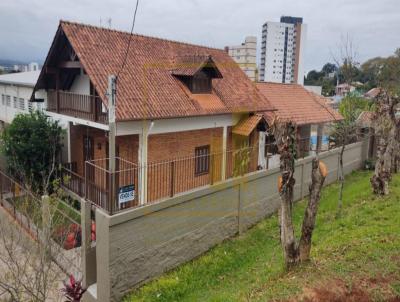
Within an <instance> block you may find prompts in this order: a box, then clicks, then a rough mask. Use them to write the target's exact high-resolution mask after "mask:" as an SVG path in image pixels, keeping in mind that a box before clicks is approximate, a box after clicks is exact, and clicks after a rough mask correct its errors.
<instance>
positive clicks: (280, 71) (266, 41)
mask: <svg viewBox="0 0 400 302" xmlns="http://www.w3.org/2000/svg"><path fill="white" fill-rule="evenodd" d="M306 35H307V25H306V24H303V18H296V17H289V16H283V17H281V21H280V22H266V23H265V24H264V25H263V27H262V42H261V61H260V81H264V82H275V83H297V84H301V85H303V83H304V67H303V55H304V47H305V41H306Z"/></svg>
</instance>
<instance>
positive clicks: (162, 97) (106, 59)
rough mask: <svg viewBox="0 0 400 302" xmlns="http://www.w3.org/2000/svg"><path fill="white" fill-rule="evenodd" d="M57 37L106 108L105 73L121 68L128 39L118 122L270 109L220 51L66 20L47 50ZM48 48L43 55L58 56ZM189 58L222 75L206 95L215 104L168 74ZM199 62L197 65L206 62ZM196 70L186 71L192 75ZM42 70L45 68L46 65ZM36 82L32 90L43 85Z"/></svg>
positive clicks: (120, 83)
mask: <svg viewBox="0 0 400 302" xmlns="http://www.w3.org/2000/svg"><path fill="white" fill-rule="evenodd" d="M58 36H65V37H66V39H67V40H68V42H69V43H70V44H71V46H72V48H73V50H74V52H75V53H76V55H77V58H78V59H79V61H80V63H81V65H82V66H83V69H84V70H85V72H86V73H87V74H88V76H89V78H90V80H91V82H92V84H93V86H94V88H95V89H96V91H97V93H98V94H99V95H100V97H101V98H102V101H103V103H104V104H105V105H106V106H107V99H106V96H105V94H106V91H107V83H108V76H109V75H111V74H114V75H116V74H117V73H118V71H119V70H120V68H121V65H122V62H123V59H124V56H125V53H126V50H127V45H128V43H129V39H131V45H130V49H129V52H128V54H127V60H126V65H125V67H124V68H123V70H122V71H121V73H120V75H119V78H118V81H117V99H116V104H117V105H116V118H117V120H119V121H122V120H138V119H153V118H172V117H185V116H198V115H211V114H225V113H231V112H257V111H269V110H273V107H272V106H271V105H270V103H269V102H268V100H267V99H266V98H265V97H264V96H262V95H261V94H260V93H259V91H258V90H257V89H256V87H255V86H254V85H253V83H252V82H251V81H250V80H249V79H248V78H247V76H246V75H245V73H244V72H243V71H242V70H241V69H240V68H239V66H238V65H237V64H236V63H235V62H234V61H233V60H232V59H231V58H230V56H229V55H228V54H227V53H225V52H224V51H223V50H222V49H214V48H209V47H203V46H196V45H191V44H186V43H179V42H174V41H169V40H164V39H159V38H152V37H146V36H141V35H130V34H129V33H126V32H121V31H116V30H110V29H105V28H99V27H94V26H89V25H83V24H78V23H71V22H65V21H61V22H60V25H59V28H58V32H57V34H56V38H55V41H54V42H53V45H52V49H53V46H54V44H55V43H57V42H56V39H57V37H58ZM51 52H52V51H51V50H50V52H49V55H48V58H49V57H50V56H54V55H57V54H51ZM188 56H192V57H197V58H211V59H212V62H213V64H214V65H215V68H216V70H217V71H218V72H219V73H220V75H221V77H222V78H214V79H213V91H212V96H210V97H209V100H212V98H218V99H219V103H218V105H217V106H212V105H210V104H206V105H205V106H204V104H203V105H202V104H199V102H198V100H196V98H195V97H191V94H190V93H187V92H185V91H184V89H182V82H181V81H180V80H179V79H178V77H177V76H175V75H174V74H173V73H174V72H173V71H174V70H175V69H176V68H177V64H178V63H179V62H182V58H183V57H188ZM47 61H48V60H47V59H46V62H47ZM202 62H203V63H199V64H198V65H197V67H198V68H200V67H202V66H203V65H202V64H204V62H205V61H204V60H203V61H202ZM178 65H179V64H178ZM195 69H196V68H193V69H191V70H187V71H186V72H187V73H188V74H193V72H195ZM43 70H44V71H45V70H46V63H45V66H44V68H43ZM181 72H182V71H181ZM42 76H43V72H42V74H41V77H42ZM39 82H40V79H39V81H38V83H39ZM40 83H41V82H40ZM40 85H42V84H40ZM40 85H39V86H38V87H37V88H42V87H40ZM200 103H201V102H200ZM203 103H204V102H203Z"/></svg>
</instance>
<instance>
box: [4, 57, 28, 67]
mask: <svg viewBox="0 0 400 302" xmlns="http://www.w3.org/2000/svg"><path fill="white" fill-rule="evenodd" d="M24 64H28V62H23V61H18V60H10V59H1V58H0V66H4V67H9V66H10V67H12V66H14V65H24Z"/></svg>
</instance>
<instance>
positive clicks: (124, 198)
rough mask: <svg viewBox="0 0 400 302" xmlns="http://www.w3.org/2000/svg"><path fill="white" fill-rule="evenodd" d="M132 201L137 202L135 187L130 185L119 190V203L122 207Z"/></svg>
mask: <svg viewBox="0 0 400 302" xmlns="http://www.w3.org/2000/svg"><path fill="white" fill-rule="evenodd" d="M132 200H135V185H129V186H124V187H121V188H119V192H118V203H119V204H120V205H121V204H124V203H127V202H129V201H132Z"/></svg>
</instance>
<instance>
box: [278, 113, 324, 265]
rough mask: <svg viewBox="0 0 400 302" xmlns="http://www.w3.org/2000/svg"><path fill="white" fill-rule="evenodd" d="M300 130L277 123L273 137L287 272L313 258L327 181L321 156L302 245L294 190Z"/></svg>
mask: <svg viewBox="0 0 400 302" xmlns="http://www.w3.org/2000/svg"><path fill="white" fill-rule="evenodd" d="M296 132H297V128H296V126H295V125H294V124H293V123H292V122H279V121H278V120H275V121H274V122H273V133H274V136H275V139H276V144H277V147H278V151H279V154H280V170H281V177H280V179H279V192H280V196H281V207H280V210H279V223H280V232H281V234H280V237H281V244H282V249H283V254H284V259H285V264H286V267H287V268H289V269H290V268H291V267H293V266H295V265H297V264H298V263H299V262H301V261H307V260H308V259H309V258H310V250H311V239H312V233H313V230H314V226H315V219H316V215H317V211H318V205H319V201H320V192H321V189H322V186H323V183H324V181H325V177H326V167H325V165H324V164H323V163H322V162H320V161H319V159H318V155H317V156H316V158H314V159H313V162H312V182H311V185H310V188H309V192H310V195H309V200H308V204H307V208H306V211H305V214H304V219H303V225H302V232H301V238H300V241H299V242H297V240H296V236H295V232H294V225H293V189H294V185H295V182H296V180H295V178H294V172H295V158H296V144H297V141H296Z"/></svg>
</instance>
